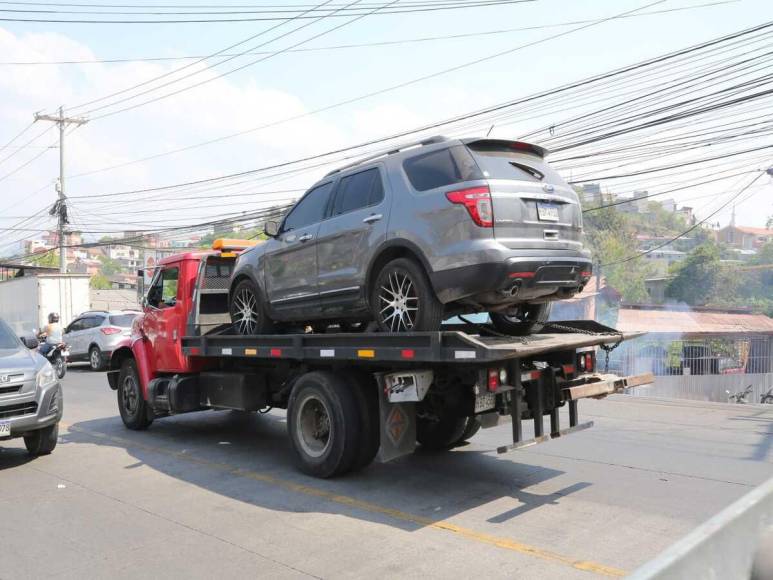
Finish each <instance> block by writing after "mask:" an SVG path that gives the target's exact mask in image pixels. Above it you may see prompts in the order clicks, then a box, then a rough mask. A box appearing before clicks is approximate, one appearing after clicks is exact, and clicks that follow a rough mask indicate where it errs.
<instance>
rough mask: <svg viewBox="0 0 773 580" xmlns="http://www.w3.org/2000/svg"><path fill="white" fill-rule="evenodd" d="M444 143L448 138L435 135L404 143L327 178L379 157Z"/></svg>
mask: <svg viewBox="0 0 773 580" xmlns="http://www.w3.org/2000/svg"><path fill="white" fill-rule="evenodd" d="M444 141H448V137H444V136H443V135H435V136H434V137H429V138H427V139H422V140H421V141H413V142H411V143H404V144H402V145H398V146H397V147H395V148H394V149H389V150H387V151H381V152H380V153H374V154H373V155H370V156H368V157H364V158H363V159H358V160H357V161H354V162H352V163H349V164H348V165H344V166H343V167H339V168H338V169H334V170H333V171H331V172H329V173H327V174H326V175H325V177H330V176H331V175H333V174H335V173H340V172H341V171H346V170H347V169H351V168H352V167H357V166H358V165H362V164H363V163H367V162H368V161H373V160H374V159H378V158H379V157H384V156H386V155H394V154H395V153H400V151H405V150H406V149H411V148H413V147H424V146H426V145H435V144H436V143H443V142H444Z"/></svg>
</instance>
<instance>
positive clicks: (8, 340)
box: [0, 320, 19, 348]
mask: <svg viewBox="0 0 773 580" xmlns="http://www.w3.org/2000/svg"><path fill="white" fill-rule="evenodd" d="M18 346H19V339H18V338H17V337H16V335H15V334H14V332H13V331H12V330H11V328H10V327H9V326H8V325H7V324H6V323H5V322H3V321H2V320H0V348H18Z"/></svg>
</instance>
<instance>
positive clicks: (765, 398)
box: [760, 389, 773, 405]
mask: <svg viewBox="0 0 773 580" xmlns="http://www.w3.org/2000/svg"><path fill="white" fill-rule="evenodd" d="M760 403H762V404H763V405H773V389H769V390H768V392H767V393H765V394H763V395H761V396H760Z"/></svg>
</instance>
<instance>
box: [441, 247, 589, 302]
mask: <svg viewBox="0 0 773 580" xmlns="http://www.w3.org/2000/svg"><path fill="white" fill-rule="evenodd" d="M573 254H574V255H569V256H526V257H524V256H514V257H510V258H505V259H504V260H502V261H498V262H484V263H481V264H471V265H469V266H462V267H460V268H451V269H449V270H441V271H439V272H434V273H433V274H432V275H431V276H430V278H431V281H432V286H433V287H434V289H435V292H436V294H437V296H438V298H439V299H440V301H441V302H443V303H444V304H447V303H449V302H454V301H457V300H462V299H469V300H470V301H472V302H478V303H480V304H482V305H490V306H497V305H503V304H514V303H517V302H524V301H529V300H539V299H561V298H568V297H570V296H571V295H573V294H575V293H577V292H580V291H581V290H582V289H583V288H584V287H585V285H586V284H587V283H588V280H590V277H591V275H592V274H593V262H592V261H591V259H590V257H589V256H587V255H584V253H583V255H577V254H575V253H573Z"/></svg>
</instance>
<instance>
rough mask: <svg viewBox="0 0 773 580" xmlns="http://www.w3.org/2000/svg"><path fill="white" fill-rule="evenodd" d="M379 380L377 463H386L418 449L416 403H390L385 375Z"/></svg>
mask: <svg viewBox="0 0 773 580" xmlns="http://www.w3.org/2000/svg"><path fill="white" fill-rule="evenodd" d="M377 379H378V392H379V400H378V409H379V438H380V440H381V444H380V446H379V449H378V454H377V455H376V461H378V462H380V463H385V462H387V461H391V460H392V459H396V458H398V457H402V456H403V455H409V454H411V453H413V451H414V450H415V449H416V403H412V402H411V403H390V402H389V394H388V389H387V388H386V383H385V380H384V375H382V374H379V375H377Z"/></svg>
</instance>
